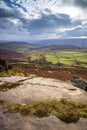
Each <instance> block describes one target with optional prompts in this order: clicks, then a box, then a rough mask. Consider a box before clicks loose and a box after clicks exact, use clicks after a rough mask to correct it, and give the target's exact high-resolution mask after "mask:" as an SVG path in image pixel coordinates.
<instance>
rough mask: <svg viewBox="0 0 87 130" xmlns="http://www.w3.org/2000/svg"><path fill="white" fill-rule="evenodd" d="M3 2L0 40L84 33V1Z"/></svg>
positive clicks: (86, 33) (86, 23)
mask: <svg viewBox="0 0 87 130" xmlns="http://www.w3.org/2000/svg"><path fill="white" fill-rule="evenodd" d="M3 3H5V5H4V4H3ZM3 3H2V5H3V6H1V7H2V8H0V32H1V33H2V34H1V35H0V39H2V38H4V36H5V38H7V39H10V38H11V39H17V40H18V39H19V40H20V39H21V40H24V39H25V40H26V39H27V40H28V39H29V40H31V39H33V40H34V39H35V40H37V39H45V38H47V37H48V38H52V39H53V37H55V38H59V37H62V38H63V37H64V38H65V37H77V36H87V31H86V29H87V15H86V12H85V10H84V8H85V9H86V6H87V1H86V0H59V1H58V0H50V1H49V0H36V1H32V0H30V1H28V0H26V2H25V1H22V0H20V1H17V0H3Z"/></svg>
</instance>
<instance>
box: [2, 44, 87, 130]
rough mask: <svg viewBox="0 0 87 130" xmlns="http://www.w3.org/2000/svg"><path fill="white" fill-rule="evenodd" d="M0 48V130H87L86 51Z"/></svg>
mask: <svg viewBox="0 0 87 130" xmlns="http://www.w3.org/2000/svg"><path fill="white" fill-rule="evenodd" d="M24 44H25V46H24ZM0 45H1V48H0V58H1V59H0V117H1V119H0V124H1V125H2V126H0V129H1V130H10V129H12V130H15V129H17V130H18V129H19V130H20V129H23V130H25V129H26V130H38V129H43V130H45V129H46V130H54V128H55V130H57V129H58V128H59V129H60V130H63V127H64V130H67V129H68V128H70V130H82V129H83V125H84V130H86V126H87V125H86V123H87V111H86V109H87V49H86V48H80V49H79V48H78V49H77V47H76V48H61V49H59V48H58V49H55V50H54V49H52V47H53V46H52V45H49V46H40V45H34V44H33V45H32V44H28V43H27V44H26V43H22V44H21V43H20V44H18V43H17V44H15V43H14V44H12V43H11V44H9V43H6V45H5V44H0ZM4 45H5V46H4ZM25 48H26V49H25ZM2 61H3V62H2ZM71 109H72V110H71ZM38 121H39V122H40V124H39V122H38ZM19 122H20V123H19ZM43 122H44V124H43ZM21 123H23V124H24V125H23V126H22V125H21ZM15 124H16V126H15V127H14V128H12V127H13V125H15ZM55 124H56V126H55ZM80 124H81V125H80ZM71 125H72V126H71Z"/></svg>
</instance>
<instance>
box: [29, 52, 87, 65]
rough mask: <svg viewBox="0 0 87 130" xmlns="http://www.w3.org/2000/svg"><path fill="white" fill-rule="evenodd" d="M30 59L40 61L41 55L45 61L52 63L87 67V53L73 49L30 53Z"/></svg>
mask: <svg viewBox="0 0 87 130" xmlns="http://www.w3.org/2000/svg"><path fill="white" fill-rule="evenodd" d="M30 57H31V60H32V61H35V60H37V61H40V60H41V59H42V58H43V57H44V59H45V60H46V61H47V62H51V63H52V64H54V65H55V64H61V65H64V66H81V67H87V53H86V52H74V51H71V52H70V51H62V52H54V53H46V54H35V55H34V54H32V55H31V56H30Z"/></svg>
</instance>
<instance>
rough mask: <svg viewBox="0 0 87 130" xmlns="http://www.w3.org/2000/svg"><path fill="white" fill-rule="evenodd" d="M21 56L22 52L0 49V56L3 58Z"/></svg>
mask: <svg viewBox="0 0 87 130" xmlns="http://www.w3.org/2000/svg"><path fill="white" fill-rule="evenodd" d="M22 56H23V55H22V54H20V53H18V52H15V51H12V50H7V49H0V58H3V59H11V58H19V57H22Z"/></svg>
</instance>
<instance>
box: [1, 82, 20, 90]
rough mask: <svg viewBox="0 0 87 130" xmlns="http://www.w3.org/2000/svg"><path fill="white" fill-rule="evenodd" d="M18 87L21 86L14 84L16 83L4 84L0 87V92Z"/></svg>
mask: <svg viewBox="0 0 87 130" xmlns="http://www.w3.org/2000/svg"><path fill="white" fill-rule="evenodd" d="M19 85H21V83H20V82H16V83H11V82H6V83H4V84H2V85H0V91H7V90H8V89H12V88H16V87H17V86H19Z"/></svg>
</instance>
